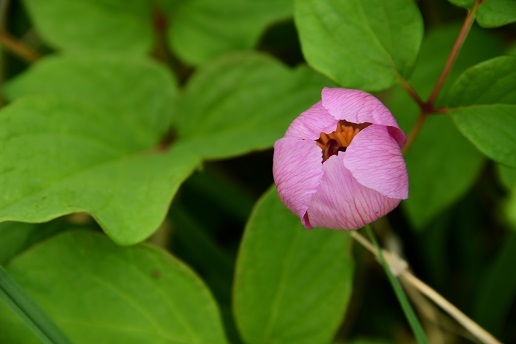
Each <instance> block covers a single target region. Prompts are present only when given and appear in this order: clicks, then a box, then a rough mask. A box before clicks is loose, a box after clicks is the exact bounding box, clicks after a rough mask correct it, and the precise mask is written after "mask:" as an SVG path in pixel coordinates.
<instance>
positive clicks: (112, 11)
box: [23, 0, 153, 54]
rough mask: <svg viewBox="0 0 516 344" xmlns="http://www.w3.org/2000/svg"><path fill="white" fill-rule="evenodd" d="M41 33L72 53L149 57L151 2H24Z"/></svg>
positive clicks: (75, 0)
mask: <svg viewBox="0 0 516 344" xmlns="http://www.w3.org/2000/svg"><path fill="white" fill-rule="evenodd" d="M23 3H24V5H25V6H26V8H27V10H28V12H29V14H30V16H31V19H32V20H33V22H34V24H35V25H36V28H37V30H38V33H39V34H40V35H41V36H42V37H43V38H44V39H45V41H46V42H48V43H49V44H50V45H52V46H54V47H55V48H58V49H63V50H70V51H111V52H125V53H139V54H141V53H145V52H148V51H149V50H150V49H151V45H152V39H153V37H152V26H151V24H152V23H151V7H150V6H149V4H150V2H149V1H147V0H131V1H125V0H74V1H67V0H47V1H39V0H23Z"/></svg>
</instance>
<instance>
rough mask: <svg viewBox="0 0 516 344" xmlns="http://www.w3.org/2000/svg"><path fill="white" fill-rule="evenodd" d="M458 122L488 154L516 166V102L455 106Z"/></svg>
mask: <svg viewBox="0 0 516 344" xmlns="http://www.w3.org/2000/svg"><path fill="white" fill-rule="evenodd" d="M450 113H451V115H452V116H453V120H454V121H455V124H456V125H457V127H458V128H459V130H460V131H461V132H462V134H463V135H464V136H466V137H467V138H468V139H469V140H470V141H471V142H473V144H474V145H475V146H476V147H477V148H478V149H479V150H480V151H481V152H482V153H484V154H485V155H486V156H488V157H489V158H491V159H493V160H494V161H497V162H499V163H502V164H506V165H508V166H512V167H516V129H515V128H516V105H506V104H493V105H473V106H465V107H457V108H451V109H450Z"/></svg>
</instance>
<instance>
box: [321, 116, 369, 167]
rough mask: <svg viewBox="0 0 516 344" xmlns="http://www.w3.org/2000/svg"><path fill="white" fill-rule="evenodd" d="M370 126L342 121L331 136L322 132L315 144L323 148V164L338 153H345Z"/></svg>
mask: <svg viewBox="0 0 516 344" xmlns="http://www.w3.org/2000/svg"><path fill="white" fill-rule="evenodd" d="M370 125H371V123H360V124H355V123H350V122H347V121H344V120H342V121H339V122H338V123H337V128H336V129H335V131H333V132H331V133H329V134H327V133H324V132H321V134H320V136H319V139H317V140H316V141H315V143H316V144H317V145H318V146H319V147H321V150H322V153H323V162H324V161H326V159H328V158H329V157H330V156H332V155H335V154H338V152H345V151H346V148H347V147H348V146H349V145H350V144H351V141H352V140H353V138H354V137H355V136H356V135H357V134H358V133H359V132H360V131H361V130H362V129H364V128H366V127H368V126H370Z"/></svg>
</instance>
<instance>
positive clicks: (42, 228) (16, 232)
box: [0, 222, 70, 265]
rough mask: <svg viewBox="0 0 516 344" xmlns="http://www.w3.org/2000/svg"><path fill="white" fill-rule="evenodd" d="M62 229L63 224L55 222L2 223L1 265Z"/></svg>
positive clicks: (0, 233) (0, 225)
mask: <svg viewBox="0 0 516 344" xmlns="http://www.w3.org/2000/svg"><path fill="white" fill-rule="evenodd" d="M68 226H70V225H69V224H68ZM62 229H63V228H62V224H57V223H54V222H51V223H48V224H41V225H35V224H32V223H21V222H2V223H0V238H2V240H0V265H4V264H6V263H7V262H8V261H9V260H11V259H12V258H13V257H14V256H16V255H17V254H19V253H20V252H22V251H23V250H25V249H27V248H29V247H30V246H32V245H34V244H35V243H37V242H39V241H41V240H43V239H46V238H47V237H50V236H52V235H54V234H56V233H57V232H58V231H61V230H62Z"/></svg>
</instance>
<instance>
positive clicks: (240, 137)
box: [177, 53, 330, 159]
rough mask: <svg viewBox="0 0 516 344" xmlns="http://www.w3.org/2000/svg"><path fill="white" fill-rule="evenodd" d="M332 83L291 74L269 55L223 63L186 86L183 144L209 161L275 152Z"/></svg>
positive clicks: (303, 71) (306, 73)
mask: <svg viewBox="0 0 516 344" xmlns="http://www.w3.org/2000/svg"><path fill="white" fill-rule="evenodd" d="M329 83H330V82H329V81H328V80H327V79H325V78H324V77H322V76H321V75H319V74H317V73H315V72H314V71H312V70H310V69H308V68H305V67H299V68H296V69H294V70H291V69H289V68H286V67H285V66H283V65H281V64H280V63H279V62H277V61H275V60H274V59H272V58H270V57H266V56H264V55H258V54H251V53H249V54H238V55H232V56H228V57H225V58H222V59H220V60H218V61H217V62H215V63H213V64H212V65H209V66H206V67H205V68H203V69H200V70H199V71H198V72H197V74H196V75H195V76H194V77H193V78H192V79H191V80H190V82H189V84H188V85H187V87H186V90H185V93H184V96H183V99H182V107H181V109H182V112H183V114H185V115H184V116H182V117H181V118H179V120H178V123H177V125H178V135H179V140H180V141H181V142H183V143H184V144H186V145H189V146H190V147H191V149H192V151H193V152H196V153H197V154H200V155H201V156H202V157H204V158H206V159H220V158H227V157H231V156H236V155H241V154H244V153H248V152H250V151H252V150H258V149H265V148H269V147H272V145H273V143H274V142H275V141H276V140H277V139H279V138H280V137H282V136H283V134H284V133H285V131H286V130H287V127H288V126H289V124H290V122H291V121H292V120H293V119H294V118H296V117H297V116H298V115H299V114H300V113H301V112H303V111H304V110H306V109H307V108H309V107H310V106H312V105H313V104H314V103H316V102H317V101H318V100H320V97H321V90H322V88H323V87H324V86H326V85H328V84H329ZM265 85H267V86H265Z"/></svg>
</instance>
